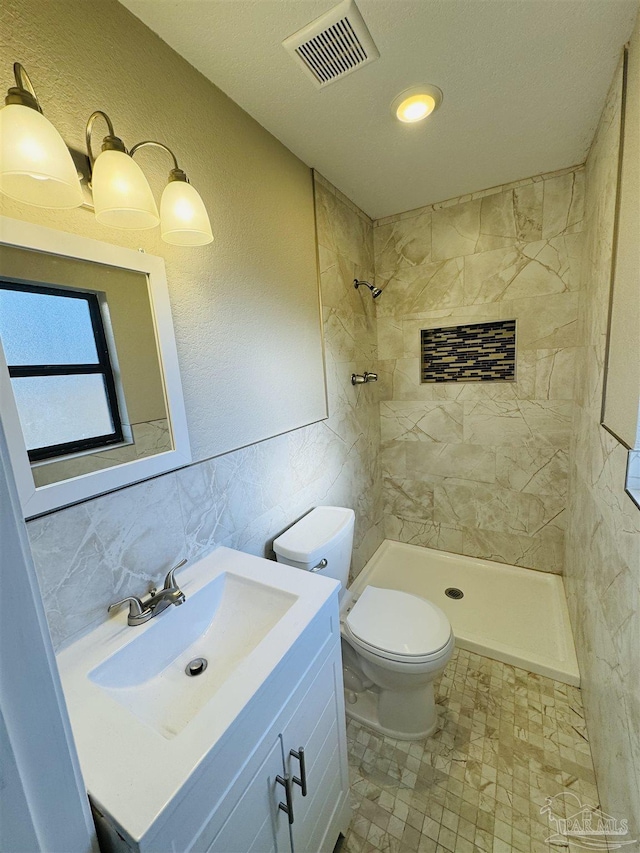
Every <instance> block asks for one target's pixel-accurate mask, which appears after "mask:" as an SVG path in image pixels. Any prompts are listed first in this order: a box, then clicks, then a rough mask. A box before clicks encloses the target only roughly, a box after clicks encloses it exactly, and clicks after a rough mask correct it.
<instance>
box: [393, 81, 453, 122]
mask: <svg viewBox="0 0 640 853" xmlns="http://www.w3.org/2000/svg"><path fill="white" fill-rule="evenodd" d="M441 103H442V90H441V89H438V87H437V86H431V85H422V86H412V87H411V88H410V89H405V90H404V91H403V92H400V94H399V95H398V96H397V97H395V98H394V99H393V101H392V102H391V112H392V113H393V115H394V116H395V117H396V118H397V119H398V120H399V121H402V122H404V123H405V124H414V123H415V122H418V121H422V120H423V119H425V118H427V116H430V115H431V113H433V112H435V111H436V110H437V109H438V107H439V106H440V104H441Z"/></svg>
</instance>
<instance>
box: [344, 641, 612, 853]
mask: <svg viewBox="0 0 640 853" xmlns="http://www.w3.org/2000/svg"><path fill="white" fill-rule="evenodd" d="M436 701H437V703H438V706H439V720H440V729H439V731H438V732H436V734H434V735H433V736H432V737H430V738H427V739H426V740H423V741H419V742H408V741H397V740H394V739H392V738H387V737H383V736H382V735H379V734H377V733H376V732H373V731H372V730H370V729H367V728H366V727H365V726H363V725H361V724H360V723H356V722H355V721H354V720H349V721H348V725H347V741H348V748H349V767H350V772H351V780H352V781H351V791H352V805H353V807H354V816H353V820H352V822H351V826H350V829H349V833H348V834H347V837H346V838H345V839H343V840H342V842H341V844H340V845H339V847H338V848H337V849H338V850H339V851H340V853H373V851H384V853H467V851H469V853H472V851H486V853H508V851H521V853H530V851H533V853H537V852H538V851H549V853H551V851H554V850H557V849H558V848H557V847H554V846H551V845H549V844H548V843H547V841H546V839H547V837H548V836H549V835H551V832H552V829H551V828H550V827H549V824H548V817H547V816H546V814H541V809H542V808H543V807H544V805H545V800H546V798H547V797H555V796H556V795H557V794H560V793H561V792H572V793H574V794H577V795H578V796H579V797H580V798H581V800H582V802H583V803H584V804H587V803H588V804H589V805H593V806H597V805H598V803H597V789H596V784H595V776H594V772H593V764H592V761H591V752H590V749H589V741H588V736H587V731H586V726H585V722H584V711H583V708H582V700H581V696H580V691H579V690H578V689H577V688H574V687H569V686H567V685H566V684H561V683H560V682H556V681H553V680H552V679H550V678H544V677H542V676H539V675H534V674H532V673H528V672H526V671H525V670H523V669H519V668H516V667H512V666H508V665H507V664H503V663H499V662H497V661H493V660H489V659H488V658H484V657H481V656H480V655H476V654H473V653H472V652H468V651H465V650H460V649H458V650H456V652H455V653H454V655H453V657H452V659H451V661H450V663H449V665H448V666H447V668H446V670H445V672H444V673H443V674H442V676H441V677H440V679H439V681H438V683H437V685H436ZM554 802H555V803H557V801H554ZM554 808H556V809H557V808H561V807H560V806H557V805H556V806H554Z"/></svg>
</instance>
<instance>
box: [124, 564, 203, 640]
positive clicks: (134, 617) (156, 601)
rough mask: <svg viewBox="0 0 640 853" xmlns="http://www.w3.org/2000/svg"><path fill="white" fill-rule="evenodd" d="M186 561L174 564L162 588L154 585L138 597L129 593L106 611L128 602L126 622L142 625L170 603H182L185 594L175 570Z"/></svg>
mask: <svg viewBox="0 0 640 853" xmlns="http://www.w3.org/2000/svg"><path fill="white" fill-rule="evenodd" d="M186 562H187V561H186V560H181V561H180V562H179V563H178V565H177V566H174V567H173V568H172V569H171V570H170V571H169V572H168V573H167V576H166V578H165V579H164V586H163V587H162V589H160V590H158V589H156V588H155V587H152V588H151V589H150V590H149V593H148V595H146V596H145V597H144V598H138V596H136V595H129V596H127V598H123V599H122V601H116V602H115V603H114V604H110V605H109V607H108V608H107V612H108V613H111V611H112V610H116V609H117V608H118V607H122V605H123V604H128V605H129V615H128V617H127V623H128V624H129V625H144V623H145V622H148V621H149V619H153V617H154V616H157V615H158V614H159V613H162V611H163V610H166V609H167V607H169V606H170V605H171V604H175V605H176V606H177V605H179V604H182V603H183V602H184V600H185V594H184V592H182V590H181V589H180V587H179V586H178V584H177V582H176V579H175V572H176V571H177V570H178V569H180V568H182V566H184V565H185V563H186Z"/></svg>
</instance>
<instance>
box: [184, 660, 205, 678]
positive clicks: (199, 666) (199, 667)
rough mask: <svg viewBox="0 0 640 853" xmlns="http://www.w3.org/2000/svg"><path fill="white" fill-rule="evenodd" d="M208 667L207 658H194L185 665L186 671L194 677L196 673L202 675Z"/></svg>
mask: <svg viewBox="0 0 640 853" xmlns="http://www.w3.org/2000/svg"><path fill="white" fill-rule="evenodd" d="M206 668H207V659H206V658H194V659H193V660H190V661H189V663H188V664H187V665H186V666H185V668H184V671H185V672H186V673H187V675H189V676H191V678H193V677H194V676H196V675H202V673H203V672H204V671H205V669H206Z"/></svg>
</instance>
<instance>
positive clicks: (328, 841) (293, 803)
mask: <svg viewBox="0 0 640 853" xmlns="http://www.w3.org/2000/svg"><path fill="white" fill-rule="evenodd" d="M313 669H314V668H312V672H311V674H312V675H314V676H315V677H314V678H313V681H312V682H311V684H310V685H309V683H308V682H309V679H308V678H307V679H303V684H302V685H301V686H303V687H308V689H307V690H306V691H304V695H303V696H302V697H300V692H302V691H296V695H295V696H294V697H292V700H291V701H290V702H289V703H287V706H286V708H285V709H284V712H283V714H282V715H281V717H280V718H279V724H278V726H276V728H280V729H281V730H282V731H281V732H279V733H278V734H277V735H276V737H275V738H273V737H268V738H267V746H270V749H269V751H268V754H267V757H266V758H265V759H264V761H263V762H262V764H261V765H260V767H259V768H258V770H257V772H255V773H254V772H253V771H249V773H247V776H248V777H249V778H247V779H246V780H245V779H242V780H240V787H242V786H243V785H244V783H245V782H247V783H248V784H246V788H245V789H244V791H243V793H242V794H241V796H240V798H239V800H238V801H237V804H236V805H235V807H234V809H233V811H232V812H231V814H230V815H229V817H228V818H227V820H226V821H225V823H224V825H223V826H222V828H220V829H219V831H218V833H217V835H216V836H215V838H214V839H213V841H212V843H211V844H210V845H209V846H208V847H205V846H201V844H200V842H197V843H196V844H195V845H194V847H192V848H190V849H192V850H193V851H194V853H195V851H196V850H197V851H200V850H202V851H205V850H206V853H248V851H251V853H291V851H293V853H320V851H327V852H328V853H331V851H332V850H333V848H334V846H335V843H336V841H337V839H338V835H339V833H340V832H344V831H345V830H346V827H347V825H348V822H349V816H350V810H349V805H348V797H347V791H348V770H347V766H346V753H345V739H344V722H343V720H344V718H343V716H342V715H343V713H344V711H343V708H342V704H341V702H339V701H337V699H338V696H339V695H340V694H339V693H337V688H339V687H340V681H341V661H340V655H339V654H337V655H336V654H335V649H334V650H333V651H332V652H330V654H329V655H328V657H326V658H325V661H324V663H322V664H321V668H320V671H319V672H317V674H316V672H314V671H313ZM287 718H288V719H287ZM301 750H303V753H302V754H303V755H304V765H305V772H304V774H303V772H302V770H301V764H300V760H299V759H298V758H296V757H294V755H292V752H295V753H297V754H298V755H300V752H301ZM294 779H295V780H296V781H294ZM303 784H304V787H305V788H306V795H305V796H303V793H302V791H303ZM287 787H288V788H289V795H288V801H287V792H286V788H287ZM281 804H282V806H284V807H285V808H286V809H287V811H285V809H284V808H280V805H281ZM289 809H290V810H291V813H292V817H293V822H290V820H289V815H288V810H289ZM210 827H211V828H212V829H218V827H219V821H218V820H217V816H216V815H214V816H213V818H212V821H211V824H210ZM205 836H206V837H208V836H209V827H207V830H205V832H204V833H203V838H204V837H205Z"/></svg>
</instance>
